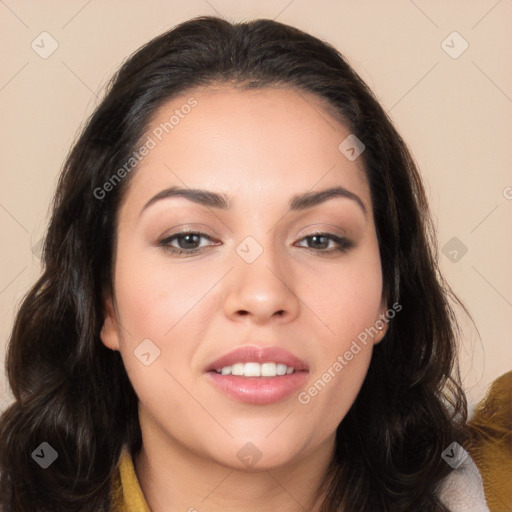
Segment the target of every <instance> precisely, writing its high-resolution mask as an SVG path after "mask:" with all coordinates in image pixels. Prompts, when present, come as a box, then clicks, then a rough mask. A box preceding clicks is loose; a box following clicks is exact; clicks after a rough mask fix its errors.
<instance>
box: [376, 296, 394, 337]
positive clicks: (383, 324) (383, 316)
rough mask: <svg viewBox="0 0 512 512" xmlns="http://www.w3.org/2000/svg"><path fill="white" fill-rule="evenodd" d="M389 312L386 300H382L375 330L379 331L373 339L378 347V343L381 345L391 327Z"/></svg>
mask: <svg viewBox="0 0 512 512" xmlns="http://www.w3.org/2000/svg"><path fill="white" fill-rule="evenodd" d="M387 311H388V304H387V301H386V299H385V298H383V299H382V302H381V305H380V310H379V316H378V317H377V318H376V319H375V324H374V325H375V329H376V330H377V334H376V335H375V336H374V337H373V344H374V345H377V343H380V342H381V341H382V339H383V338H384V336H385V335H386V333H387V332H388V327H389V321H390V319H389V318H388V315H387Z"/></svg>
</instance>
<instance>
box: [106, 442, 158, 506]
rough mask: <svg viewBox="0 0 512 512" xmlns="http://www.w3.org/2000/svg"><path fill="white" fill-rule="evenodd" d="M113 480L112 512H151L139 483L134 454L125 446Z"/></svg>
mask: <svg viewBox="0 0 512 512" xmlns="http://www.w3.org/2000/svg"><path fill="white" fill-rule="evenodd" d="M117 469H118V471H117V472H116V474H115V475H114V480H113V482H112V491H111V492H112V501H113V508H112V512H151V509H150V508H149V506H148V504H147V503H146V499H145V498H144V494H142V490H141V488H140V485H139V481H138V479H137V475H136V474H135V468H134V466H133V460H132V456H131V454H130V452H129V450H128V448H127V447H126V446H125V447H124V448H123V451H122V452H121V456H120V458H119V463H118V466H117Z"/></svg>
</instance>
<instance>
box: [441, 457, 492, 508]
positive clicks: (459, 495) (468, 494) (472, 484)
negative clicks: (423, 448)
mask: <svg viewBox="0 0 512 512" xmlns="http://www.w3.org/2000/svg"><path fill="white" fill-rule="evenodd" d="M439 498H440V500H441V501H442V503H443V505H445V506H446V507H448V508H449V509H450V511H451V512H490V511H489V508H488V506H487V503H486V501H485V494H484V486H483V483H482V478H481V476H480V472H479V471H478V468H477V466H476V464H475V463H474V461H473V459H472V458H471V456H470V455H469V454H468V456H467V457H466V460H465V461H464V462H463V463H462V464H461V465H460V466H459V467H458V468H456V469H454V470H453V471H452V472H451V473H450V474H449V475H448V476H447V477H446V478H445V480H444V481H443V484H442V487H441V489H440V492H439Z"/></svg>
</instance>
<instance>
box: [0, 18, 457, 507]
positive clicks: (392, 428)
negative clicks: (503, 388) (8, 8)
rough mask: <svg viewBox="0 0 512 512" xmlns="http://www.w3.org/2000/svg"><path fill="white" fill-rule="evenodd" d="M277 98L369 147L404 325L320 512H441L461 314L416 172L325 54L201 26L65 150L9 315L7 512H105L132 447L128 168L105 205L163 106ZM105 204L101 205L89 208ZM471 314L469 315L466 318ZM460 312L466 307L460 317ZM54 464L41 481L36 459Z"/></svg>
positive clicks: (350, 79) (258, 31)
mask: <svg viewBox="0 0 512 512" xmlns="http://www.w3.org/2000/svg"><path fill="white" fill-rule="evenodd" d="M227 82H229V83H232V84H233V85H235V86H237V87H240V88H241V89H249V88H261V87H265V86H272V85H284V86H290V87H293V88H295V89H296V90H297V91H304V92H307V93H312V94H315V95H317V96H318V97H319V98H320V99H322V100H323V101H324V103H325V105H326V108H329V110H330V111H331V112H332V113H333V114H334V115H335V116H337V118H338V119H339V121H340V122H341V123H343V124H344V125H345V126H346V127H347V128H348V129H350V132H351V133H353V134H355V135H356V137H357V138H358V139H360V140H361V141H363V142H364V144H365V151H364V153H363V154H362V156H361V158H362V159H363V162H364V167H365V172H366V176H367V179H368V182H369V185H370V191H371V198H372V203H373V210H374V216H375V224H376V229H377V236H378V240H379V246H380V256H381V262H382V272H383V283H384V284H383V293H384V295H385V297H386V298H387V300H388V304H393V303H396V302H399V304H400V305H401V306H402V311H401V312H400V313H399V314H397V315H396V317H395V318H394V319H393V320H392V321H391V322H390V325H389V329H388V331H387V333H386V336H385V338H384V340H383V341H382V342H381V343H380V344H378V345H377V346H376V347H375V349H374V353H373V356H372V360H371V364H370V368H369V370H368V374H367V377H366V379H365V382H364V384H363V386H362V389H361V391H360V393H359V395H358V397H357V399H356V401H355V403H354V404H353V406H352V407H351V409H350V411H349V412H348V414H347V415H346V417H345V418H344V419H343V421H342V422H341V424H340V425H339V427H338V429H337V437H336V447H335V453H334V456H333V459H332V463H331V466H330V468H329V474H328V478H327V479H326V480H325V482H324V484H325V489H326V490H327V498H326V499H325V501H324V503H323V506H322V510H323V512H335V511H340V510H343V511H345V512H355V511H357V512H370V511H371V512H384V511H390V510H392V511H393V512H400V511H411V510H414V511H415V512H423V511H425V512H427V511H429V512H433V511H442V510H446V509H445V508H444V507H443V506H442V505H441V504H440V503H439V500H438V498H437V494H438V490H439V487H440V484H441V483H442V481H443V478H444V477H445V476H446V475H447V474H448V473H449V472H450V471H451V468H450V467H449V466H448V465H447V464H446V463H445V462H444V461H443V460H442V458H441V453H442V451H443V450H444V449H445V448H446V447H447V446H448V445H449V444H450V443H452V442H453V441H457V442H459V443H460V444H463V443H464V442H465V439H466V437H465V436H466V433H465V432H466V430H465V423H466V419H467V418H466V401H465V396H464V393H463V391H462V389H461V386H460V379H459V376H458V370H457V367H456V365H455V363H456V339H457V326H456V321H455V316H454V312H453V309H452V307H453V306H451V305H450V300H452V301H454V302H455V303H457V304H460V301H458V299H457V298H456V297H455V295H454V294H453V292H452V291H451V290H450V287H449V286H448V284H447V283H446V282H445V280H444V278H443V277H442V275H441V273H440V272H439V268H438V263H437V261H438V256H437V246H436V239H435V233H434V229H433V226H432V223H431V220H430V214H429V209H428V204H427V200H426V196H425V192H424V189H423V186H422V182H421V178H420V175H419V173H418V170H417V168H416V166H415V163H414V161H413V159H412V157H411V155H410V153H409V151H408V149H407V147H406V145H405V144H404V142H403V140H402V138H401V137H400V135H399V134H398V133H397V131H396V129H395V128H394V126H393V124H392V122H391V121H390V119H389V118H388V116H387V115H386V113H385V112H384V110H383V109H382V107H381V106H380V105H379V103H378V102H377V100H376V99H375V97H374V95H373V94H372V92H371V91H370V90H369V89H368V87H367V86H366V84H365V83H364V82H363V81H362V80H361V78H360V77H359V76H358V75H357V74H356V73H355V71H354V70H353V69H352V68H351V67H350V66H349V64H348V63H347V62H346V60H345V59H344V58H343V57H342V55H340V53H339V52H338V51H336V50H335V49H334V48H333V47H332V46H331V45H329V44H328V43H325V42H323V41H320V40H319V39H317V38H315V37H312V36H311V35H308V34H306V33H304V32H302V31H300V30H298V29H296V28H293V27H290V26H287V25H284V24H281V23H277V22H275V21H271V20H265V19H260V20H255V21H251V22H248V23H238V24H232V23H229V22H228V21H225V20H223V19H220V18H215V17H199V18H195V19H192V20H190V21H187V22H185V23H182V24H180V25H178V26H177V27H175V28H174V29H172V30H170V31H168V32H166V33H164V34H162V35H160V36H158V37H156V38H154V39H153V40H151V41H150V42H148V43H147V44H146V45H144V46H143V47H142V48H140V49H139V50H138V51H137V52H136V53H135V54H134V55H132V56H131V57H130V58H129V59H128V60H127V61H126V62H125V63H124V64H123V65H122V66H121V68H120V69H119V71H118V72H117V73H116V75H115V76H114V77H113V79H112V81H111V82H110V83H109V86H108V88H107V91H106V95H105V97H104V99H103V100H102V102H101V104H100V105H99V106H98V107H97V109H96V110H95V112H94V113H93V115H92V116H91V117H90V119H89V120H88V122H87V124H86V126H85V127H84V129H83V131H82V132H81V134H80V136H79V138H78V140H77V141H76V142H75V144H74V146H73V148H72V150H71V151H70V153H69V155H68V157H67V159H66V161H65V164H64V167H63V170H62V173H61V176H60V181H59V183H58V187H57V191H56V196H55V200H54V205H53V214H52V217H51V222H50V225H49V229H48V232H47V236H46V238H45V243H44V251H43V273H42V276H41V277H40V279H39V280H38V281H37V282H36V284H35V285H34V286H33V287H32V289H31V290H30V291H29V292H28V294H27V295H26V297H25V298H24V300H23V303H22V304H21V307H20V309H19V312H18V314H17V317H16V320H15V323H14V327H13V330H12V334H11V337H10V341H9V345H8V353H7V358H6V370H7V375H8V378H9V383H10V386H11V388H12V393H13V395H14V398H15V402H14V403H13V404H12V405H11V406H10V407H9V408H8V409H7V410H6V411H5V412H4V413H3V415H2V416H1V419H0V470H1V475H0V505H1V506H3V510H4V512H21V511H23V512H26V511H28V510H30V511H31V512H32V511H33V512H37V511H49V510H66V511H71V510H80V511H95V512H98V511H107V510H109V508H110V483H111V478H112V476H113V474H114V472H115V470H116V465H117V462H118V459H119V456H120V452H121V448H122V446H123V444H127V445H128V446H129V448H130V450H131V451H132V453H136V452H137V451H138V450H140V447H141V431H140V427H139V423H138V413H137V397H136V395H135V392H134V390H133V388H132V386H131V383H130V381H129V379H128V377H127V374H126V371H125V368H124V366H123V362H122V359H121V356H120V354H119V352H115V351H111V350H108V349H107V348H105V346H104V345H103V344H102V343H101V340H100V336H99V333H100V329H101V325H102V322H103V312H102V292H103V291H104V290H105V289H106V288H111V286H112V279H111V276H112V268H113V259H114V249H115V234H116V223H117V220H116V216H117V212H118V207H119V204H120V201H121V199H122V197H123V194H124V192H125V190H126V187H127V186H128V184H129V182H130V177H131V176H132V175H133V174H134V172H136V170H135V169H134V170H133V171H131V172H130V173H127V175H126V177H124V179H123V180H121V181H120V182H119V184H117V186H115V187H112V188H113V189H112V190H111V191H109V193H108V194H98V190H101V189H102V187H103V185H104V184H105V183H106V182H107V181H108V180H109V179H111V178H112V176H113V175H114V174H116V172H117V171H118V170H119V168H120V167H121V166H122V165H123V163H124V162H126V161H127V160H128V159H129V158H130V155H132V154H133V152H134V150H135V148H137V146H138V145H139V144H140V141H141V140H142V138H143V136H144V134H145V132H146V130H147V127H148V121H149V119H150V118H151V116H152V115H153V114H154V113H155V112H156V110H157V109H158V108H159V107H160V106H161V105H163V104H164V103H165V102H167V101H168V100H170V99H171V98H173V97H175V96H176V95H178V94H180V93H183V92H184V91H186V90H187V89H190V88H192V87H195V86H208V85H212V84H217V83H227ZM98 196H101V197H98ZM462 307H463V306H462ZM464 309H465V308H464ZM42 442H47V443H49V444H50V445H51V446H52V447H53V448H54V449H55V450H56V451H57V452H58V459H57V461H56V462H55V463H53V464H52V465H51V466H50V467H48V468H47V469H45V470H42V469H41V468H40V466H39V465H38V464H36V463H35V462H34V460H33V459H32V455H31V454H32V452H33V450H34V449H35V448H36V447H38V446H39V445H40V444H41V443H42Z"/></svg>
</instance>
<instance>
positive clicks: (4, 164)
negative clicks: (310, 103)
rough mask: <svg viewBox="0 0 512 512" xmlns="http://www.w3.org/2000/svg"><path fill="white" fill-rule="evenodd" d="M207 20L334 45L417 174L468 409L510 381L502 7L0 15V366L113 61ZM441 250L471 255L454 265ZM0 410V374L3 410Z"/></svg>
mask: <svg viewBox="0 0 512 512" xmlns="http://www.w3.org/2000/svg"><path fill="white" fill-rule="evenodd" d="M205 14H219V15H221V16H223V17H226V18H228V19H230V20H242V19H251V18H255V17H264V18H273V19H276V20H277V21H281V22H283V23H288V24H291V25H295V26H297V27H298V28H300V29H302V30H306V31H308V32H310V33H311V34H313V35H315V36H317V37H320V38H322V39H324V40H327V41H329V42H330V43H332V44H333V45H334V46H335V47H336V48H338V49H339V50H340V51H341V52H342V53H343V54H344V55H345V56H346V57H347V58H348V60H349V62H350V63H351V64H352V65H353V66H354V67H355V69H356V70H357V71H358V72H359V73H360V74H361V75H362V77H363V78H364V79H365V80H366V81H367V82H368V84H369V85H370V87H371V88H372V89H373V90H374V91H375V93H376V94H377V97H378V98H379V100H380V101H381V103H382V105H383V106H384V108H385V109H386V110H387V111H389V113H390V115H391V117H392V119H393V120H394V122H395V123H396V125H397V127H398V130H399V131H400V133H401V134H402V135H403V137H404V138H405V140H406V142H407V143H408V144H409V146H410V148H411V150H412V152H413V154H414V156H415V159H416V161H417V162H418V164H419V166H420V169H421V171H422V174H423V176H424V180H425V185H426V188H427V192H428V194H429V197H430V201H431V206H432V210H433V214H434V220H435V223H436V226H437V228H438V237H439V246H440V249H442V248H444V253H443V251H441V252H440V262H441V267H442V270H443V272H445V275H446V276H447V278H448V280H449V282H450V283H451V284H452V286H453V288H454V290H455V292H456V293H458V294H459V296H460V298H461V299H462V300H463V301H464V302H465V303H466V304H467V306H468V307H469V309H470V311H471V313H472V315H473V317H474V319H475V321H476V325H477V327H478V330H479V332H480V336H481V339H479V338H478V335H477V334H478V333H477V332H476V330H475V329H474V328H473V327H471V325H469V324H466V323H464V325H465V329H464V345H463V346H462V347H461V360H462V370H463V372H462V373H463V376H464V385H465V388H466V391H467V393H468V396H469V399H470V401H471V403H474V402H475V401H477V400H479V399H480V398H481V397H482V396H483V393H484V392H485V389H486V387H487V386H488V384H489V383H490V382H491V381H492V380H493V379H495V378H496V377H497V376H499V375H501V374H503V373H504V372H506V371H509V370H510V369H511V368H512V349H511V335H510V320H511V318H512V273H511V272H510V264H511V262H512V236H511V224H512V223H511V214H512V172H511V163H512V141H511V133H512V130H511V128H512V45H511V44H510V34H511V33H512V0H499V1H496V0H481V1H467V0H458V1H452V2H445V1H443V0H437V1H425V0H415V1H414V2H413V1H407V0H400V1H390V0H389V1H387V2H383V1H382V0H373V1H361V0H359V1H356V0H341V1H334V0H323V1H316V0H315V1H313V0H292V1H290V0H274V1H269V0H265V1H261V0H257V1H253V0H251V1H245V2H241V1H235V0H208V1H206V0H195V1H194V0H187V1H184V0H179V1H163V0H146V1H121V0H117V1H108V2H107V1H103V2H102V1H100V0H89V1H87V0H80V1H77V0H73V1H63V0H62V1H54V0H53V1H36V0H33V1H22V0H20V1H14V0H5V1H1V0H0V34H1V35H0V38H1V44H2V48H3V52H2V55H1V57H0V59H1V65H0V106H1V111H2V117H1V122H0V127H1V128H0V129H1V134H0V140H1V151H2V152H1V154H2V161H1V165H0V184H1V186H0V236H1V247H2V249H1V261H0V359H1V360H2V361H3V359H4V354H5V345H6V343H7V339H8V336H9V332H10V329H11V326H12V321H13V317H14V314H15V311H16V308H17V306H18V305H19V302H20V300H21V298H22V297H23V295H24V294H25V293H26V291H27V290H28V288H29V287H30V286H31V285H32V284H33V282H34V281H35V279H36V278H37V277H38V275H39V273H40V265H39V259H38V251H37V249H38V246H37V242H38V241H39V240H40V239H41V236H42V235H43V233H44V230H45V227H46V223H47V219H48V208H49V204H50V200H51V198H52V195H53V191H54V187H55V184H56V178H57V175H58V173H59V170H60V167H61V165H62V163H63V160H64V158H65V156H66V154H67V152H68V150H69V148H70V145H71V143H72V141H73V139H74V137H75V134H76V132H77V130H78V128H79V126H80V125H81V123H83V122H84V121H85V119H86V117H87V116H88V115H89V114H90V113H91V112H92V110H93V108H94V107H95V106H96V104H97V103H98V101H99V99H100V98H101V95H102V88H103V86H104V85H105V83H106V81H107V80H108V79H109V78H110V76H111V75H112V73H113V72H114V71H115V70H116V69H117V67H118V66H119V64H120V63H121V61H122V60H123V59H124V58H126V57H127V56H128V55H129V54H130V53H132V52H133V51H135V50H136V49H137V48H138V47H139V46H140V45H142V44H143V43H145V42H146V41H148V40H149V39H150V38H151V37H153V36H155V35H157V34H160V33H161V32H163V31H165V30H167V29H169V28H171V27H172V26H174V25H176V24H177V23H179V22H181V21H184V20H186V19H188V18H191V17H193V16H197V15H205ZM454 31H456V32H458V33H459V34H460V36H461V37H462V38H463V39H461V38H460V37H459V36H457V35H455V36H453V35H451V36H449V35H450V34H452V32H454ZM42 32H48V33H49V34H50V35H51V37H53V38H54V39H55V40H56V41H57V43H58V48H57V50H56V51H55V52H54V53H53V54H51V55H50V56H49V57H48V58H46V59H43V58H42V57H41V56H40V55H39V54H38V53H36V52H35V51H34V50H33V49H32V47H31V44H32V41H34V40H35V44H39V45H40V46H42V44H41V43H40V41H41V38H42V37H48V36H40V34H41V33H42ZM448 36H449V37H448ZM447 37H448V38H447ZM445 40H446V41H445ZM45 41H46V45H45V48H49V43H48V41H49V40H48V39H45ZM443 41H445V43H443ZM464 41H466V42H467V44H468V45H469V46H468V48H467V49H466V51H464V52H463V53H462V54H461V55H460V56H458V57H457V58H452V56H450V55H449V54H448V53H447V51H448V52H451V53H452V55H453V56H456V53H455V52H459V51H460V50H461V49H463V45H465V43H464ZM38 42H39V43H38ZM445 50H446V51H445ZM452 237H457V238H458V240H459V241H460V243H462V244H464V246H466V247H467V249H468V251H467V253H466V254H464V255H463V256H462V257H460V255H461V253H460V252H459V253H458V258H459V259H458V261H452V260H451V259H450V258H453V257H454V256H455V253H453V249H454V248H453V247H452V246H450V245H449V246H447V247H445V244H446V243H447V242H448V241H449V240H450V239H452ZM34 246H35V248H34ZM456 250H457V249H456ZM450 251H452V253H451V255H450ZM42 350H44V347H42ZM10 399H11V398H10V394H9V390H8V388H7V383H6V381H5V377H4V374H3V368H2V370H0V409H1V408H2V407H5V405H6V404H7V403H8V402H9V401H10Z"/></svg>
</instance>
